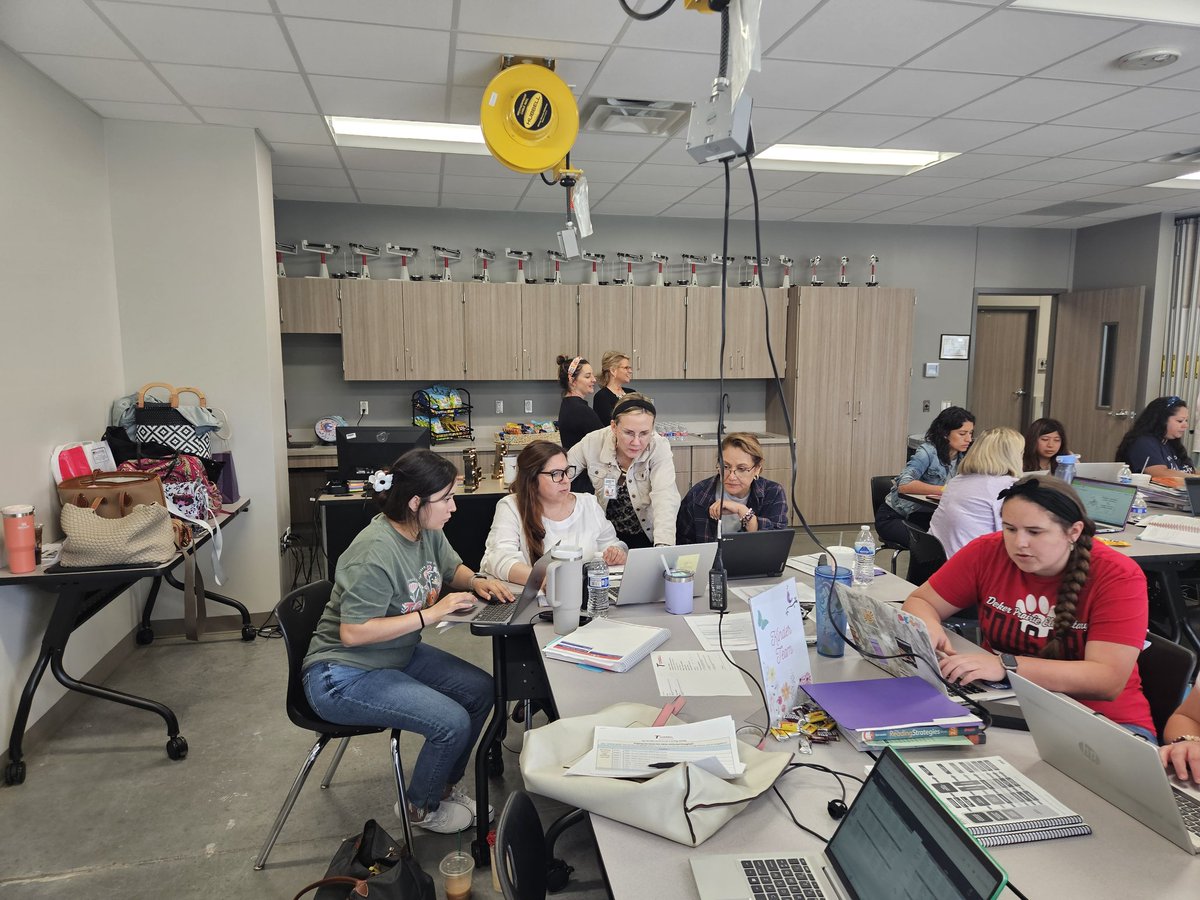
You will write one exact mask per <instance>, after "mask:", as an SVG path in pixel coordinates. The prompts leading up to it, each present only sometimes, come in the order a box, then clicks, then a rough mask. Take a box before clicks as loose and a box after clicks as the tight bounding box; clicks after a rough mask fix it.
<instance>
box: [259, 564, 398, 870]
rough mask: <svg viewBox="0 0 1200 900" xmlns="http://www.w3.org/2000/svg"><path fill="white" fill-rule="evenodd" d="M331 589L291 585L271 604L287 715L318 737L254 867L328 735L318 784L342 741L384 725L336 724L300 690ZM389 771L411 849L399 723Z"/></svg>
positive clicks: (329, 775) (323, 584)
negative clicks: (283, 652)
mask: <svg viewBox="0 0 1200 900" xmlns="http://www.w3.org/2000/svg"><path fill="white" fill-rule="evenodd" d="M332 590H333V585H332V584H331V583H330V582H328V581H318V582H315V583H313V584H309V585H305V586H304V587H302V588H299V589H298V590H294V591H292V592H291V593H290V594H288V595H287V596H286V597H284V598H283V599H282V600H280V601H279V603H278V605H277V606H276V607H275V616H276V617H277V618H278V620H279V630H280V631H282V632H283V641H284V645H285V646H286V648H287V659H288V686H287V703H286V705H287V714H288V718H289V719H291V720H292V722H293V723H294V724H295V725H298V726H299V727H301V728H305V729H307V730H309V731H315V732H316V733H317V742H316V743H315V744H313V746H312V749H311V750H309V751H308V756H306V757H305V758H304V763H303V764H302V765H301V766H300V771H299V772H298V773H297V774H296V780H295V781H293V782H292V789H291V790H290V791H288V795H287V798H286V799H285V800H284V801H283V807H282V808H281V809H280V810H279V815H277V816H276V817H275V824H274V825H273V826H271V833H270V834H269V835H267V840H266V843H264V844H263V847H262V850H260V851H259V853H258V858H257V859H256V860H255V861H254V868H255V869H262V867H263V866H265V865H266V864H267V856H268V855H269V854H270V853H271V848H272V847H274V846H275V841H276V839H278V837H279V832H280V831H282V830H283V823H284V822H286V821H287V817H288V816H289V815H290V814H291V812H292V807H293V806H295V805H296V798H297V797H299V796H300V789H301V788H303V787H304V782H305V781H306V780H307V778H308V773H309V772H310V771H311V770H312V767H313V765H314V764H315V763H316V761H317V757H318V756H320V755H321V751H322V750H324V749H325V745H326V744H328V743H329V741H330V740H331V739H333V738H340V739H341V743H340V744H339V745H338V748H337V752H336V753H335V754H334V756H333V760H332V762H330V764H329V770H328V771H327V772H326V773H325V777H324V779H322V781H321V788H322V789H324V788H327V787H329V783H330V782H331V781H332V780H333V773H334V772H336V771H337V767H338V763H340V762H341V761H342V754H344V753H345V752H346V746H347V744H349V743H350V738H352V737H355V736H357V735H361V734H378V733H379V732H381V731H383V730H384V729H383V728H381V727H379V728H377V727H372V726H369V725H336V724H334V723H333V722H327V721H326V720H324V719H322V718H321V717H320V716H318V715H317V714H316V713H315V712H313V709H312V707H311V706H309V703H308V698H307V697H306V696H305V694H304V684H303V682H302V679H301V675H300V665H301V663H303V662H304V656H305V654H306V653H308V645H309V643H310V642H311V641H312V636H313V632H314V631H316V629H317V623H318V622H319V621H320V620H321V614H322V613H323V612H324V611H325V605H326V604H327V603H328V602H329V594H330V592H331V591H332ZM392 772H393V774H394V775H395V777H396V796H397V798H398V799H399V801H400V802H399V808H400V814H401V815H400V817H401V820H402V822H403V825H404V840H405V841H406V842H407V843H408V847H409V848H410V849H411V848H412V845H413V839H412V825H410V824H409V821H408V799H407V797H406V796H405V791H404V771H403V768H402V767H401V764H400V730H399V729H398V728H393V729H392Z"/></svg>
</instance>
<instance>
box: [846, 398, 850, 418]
mask: <svg viewBox="0 0 1200 900" xmlns="http://www.w3.org/2000/svg"><path fill="white" fill-rule="evenodd" d="M846 415H850V401H849V400H847V401H846Z"/></svg>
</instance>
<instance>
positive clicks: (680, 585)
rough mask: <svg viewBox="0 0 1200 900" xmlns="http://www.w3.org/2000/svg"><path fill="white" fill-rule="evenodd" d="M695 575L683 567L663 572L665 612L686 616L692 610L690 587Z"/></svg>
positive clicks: (692, 584) (693, 583)
mask: <svg viewBox="0 0 1200 900" xmlns="http://www.w3.org/2000/svg"><path fill="white" fill-rule="evenodd" d="M694 586H695V576H694V575H693V574H692V573H691V572H688V571H686V570H684V569H668V570H667V571H666V572H663V587H664V588H665V590H664V593H665V594H666V600H667V603H666V606H667V612H669V613H672V614H673V615H676V616H686V615H687V614H688V613H690V612H691V611H692V588H693V587H694Z"/></svg>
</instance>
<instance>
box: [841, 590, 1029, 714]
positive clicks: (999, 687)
mask: <svg viewBox="0 0 1200 900" xmlns="http://www.w3.org/2000/svg"><path fill="white" fill-rule="evenodd" d="M837 592H838V598H839V599H840V600H841V601H842V608H843V609H845V610H846V619H847V624H848V625H849V626H850V628H851V629H853V636H854V637H855V640H856V643H858V644H861V645H862V646H863V648H864V649H866V650H869V651H871V652H872V653H878V654H879V655H880V656H895V655H896V654H898V653H912V654H913V655H915V656H918V657H920V660H914V659H910V658H908V657H900V658H897V659H875V658H874V657H871V656H863V659H865V660H867V662H869V663H871V664H872V665H874V666H877V667H879V668H880V669H883V671H885V672H887V673H888V674H889V675H894V676H895V677H897V678H908V677H909V676H912V675H916V676H918V677H919V678H921V679H923V680H924V681H926V682H928V683H929V684H931V685H933V686H934V687H935V688H937V689H938V690H939V691H941V692H942V693H943V694H945V695H946V696H947V697H949V698H950V699H951V700H954V701H956V702H958V703H963V702H965V701H964V700H963V699H962V698H961V697H959V696H957V695H955V694H952V693H950V691H949V689H948V688H947V687H946V685H945V684H944V683H943V682H942V680H941V678H940V677H938V676H939V673H940V671H941V670H940V669H939V667H938V660H937V653H936V652H935V651H934V649H933V640H932V639H931V638H930V637H929V629H928V628H926V627H925V622H924V620H922V619H920V618H919V617H917V616H914V615H912V614H911V613H906V612H905V611H904V610H902V609H901V608H900V606H899V605H898V604H895V603H887V602H884V601H883V600H878V599H876V598H875V597H872V596H871V595H870V594H868V593H867V591H866V590H865V589H863V588H855V587H850V586H848V585H844V584H839V585H837ZM960 688H961V689H962V691H963V693H965V694H970V695H971V699H972V700H974V701H976V702H977V703H983V702H991V701H993V700H1007V699H1008V698H1010V697H1012V695H1013V691H1012V688H1010V687H1008V686H1007V685H1005V684H1004V683H1003V682H994V681H974V682H971V683H969V684H964V685H960Z"/></svg>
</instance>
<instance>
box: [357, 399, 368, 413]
mask: <svg viewBox="0 0 1200 900" xmlns="http://www.w3.org/2000/svg"><path fill="white" fill-rule="evenodd" d="M370 412H371V404H369V403H368V402H367V401H366V400H359V401H358V414H359V415H360V416H366V415H370Z"/></svg>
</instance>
